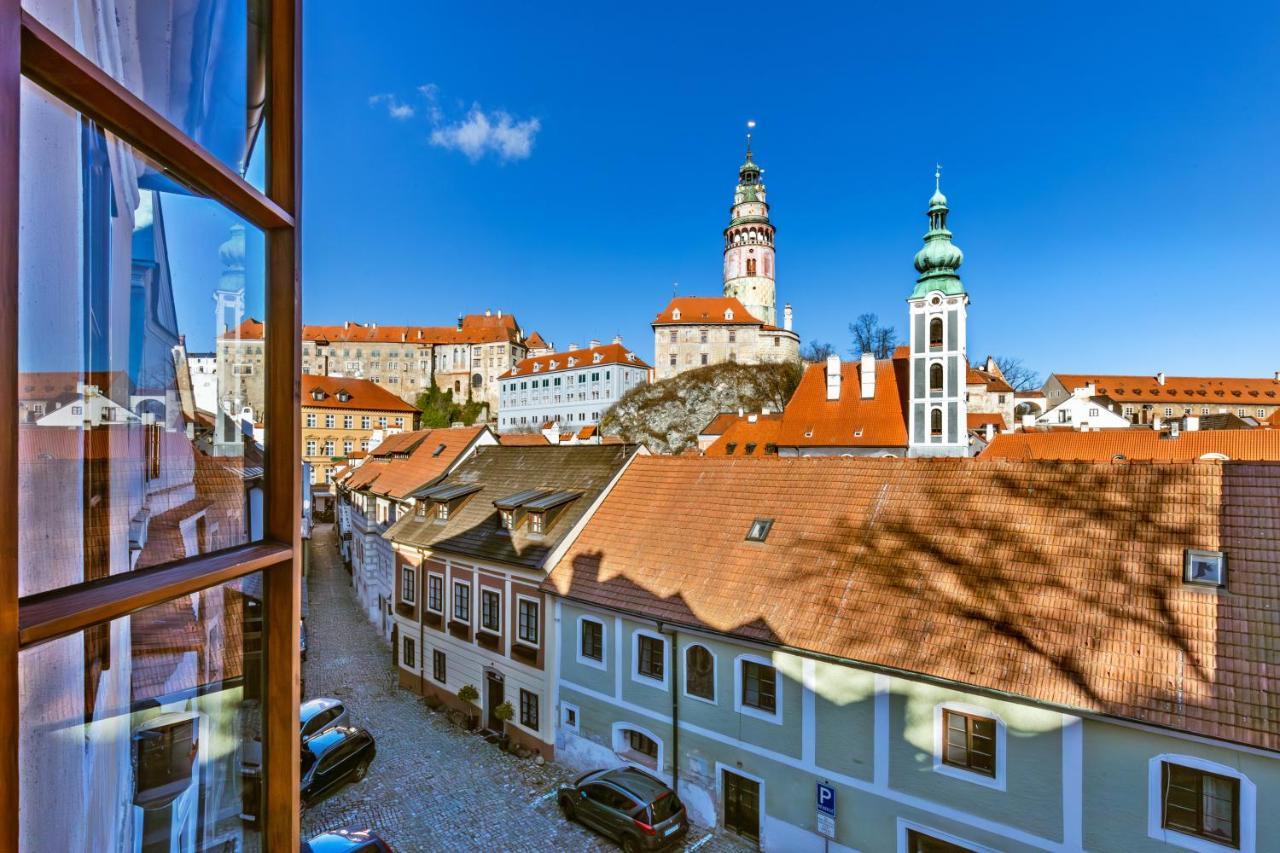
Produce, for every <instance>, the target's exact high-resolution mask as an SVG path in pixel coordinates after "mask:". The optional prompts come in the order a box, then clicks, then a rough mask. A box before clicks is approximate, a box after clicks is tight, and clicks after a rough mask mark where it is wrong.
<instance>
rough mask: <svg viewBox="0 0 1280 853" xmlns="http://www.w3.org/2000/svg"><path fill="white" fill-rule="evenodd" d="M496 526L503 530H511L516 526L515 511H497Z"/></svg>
mask: <svg viewBox="0 0 1280 853" xmlns="http://www.w3.org/2000/svg"><path fill="white" fill-rule="evenodd" d="M498 524H499V525H501V527H502V529H503V530H511V529H512V528H514V527H515V526H516V511H515V510H513V509H502V510H498Z"/></svg>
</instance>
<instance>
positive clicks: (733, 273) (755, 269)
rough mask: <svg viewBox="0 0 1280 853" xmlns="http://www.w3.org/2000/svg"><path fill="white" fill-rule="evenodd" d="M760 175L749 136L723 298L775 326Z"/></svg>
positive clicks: (728, 235)
mask: <svg viewBox="0 0 1280 853" xmlns="http://www.w3.org/2000/svg"><path fill="white" fill-rule="evenodd" d="M761 174H762V170H761V168H760V167H759V166H757V165H756V164H755V163H754V162H753V161H752V159H751V134H749V133H748V134H747V159H746V161H745V162H744V163H743V164H742V166H741V167H740V168H739V169H738V186H737V189H736V190H735V191H734V194H733V206H732V207H731V208H730V209H729V227H728V228H726V229H724V295H725V296H732V297H735V298H737V300H738V301H739V302H741V303H742V305H743V307H745V308H746V309H747V311H749V312H751V314H752V315H753V316H754V317H756V318H757V319H758V320H761V321H762V322H764V323H766V324H767V325H770V326H776V325H777V323H778V321H777V288H776V285H775V283H774V276H775V274H776V273H775V267H774V227H773V223H771V222H770V221H769V204H768V202H766V201H765V190H764V183H763V182H762V181H761V180H760V176H761Z"/></svg>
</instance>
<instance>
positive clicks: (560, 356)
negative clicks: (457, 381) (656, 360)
mask: <svg viewBox="0 0 1280 853" xmlns="http://www.w3.org/2000/svg"><path fill="white" fill-rule="evenodd" d="M597 355H598V356H600V360H599V361H596V356H597ZM571 362H572V363H571ZM606 364H625V365H628V366H630V367H642V368H644V369H645V370H648V369H649V365H647V364H645V363H644V362H643V361H641V360H640V356H638V355H636V354H635V353H634V352H632V351H631V350H629V349H627V348H626V347H624V346H623V345H622V344H603V345H601V346H598V347H587V348H585V349H575V350H565V351H564V352H553V353H551V354H550V355H540V356H537V357H536V358H526V359H523V360H521V361H520V362H519V363H517V364H516V366H515V367H513V368H511V369H510V370H508V371H507V372H506V373H503V374H501V377H502V378H504V379H505V378H508V377H511V376H531V375H533V374H535V373H537V374H547V373H557V372H560V371H563V370H578V369H581V368H583V367H594V366H600V365H606Z"/></svg>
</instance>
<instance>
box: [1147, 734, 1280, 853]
mask: <svg viewBox="0 0 1280 853" xmlns="http://www.w3.org/2000/svg"><path fill="white" fill-rule="evenodd" d="M1257 800H1258V790H1257V786H1256V785H1255V784H1254V783H1253V781H1252V780H1251V779H1249V777H1248V776H1246V775H1245V774H1243V773H1241V772H1240V771H1239V770H1238V769H1236V768H1235V767H1231V766H1227V765H1224V764H1219V763H1217V762H1215V761H1209V760H1207V759H1204V758H1200V757H1199V756H1194V755H1175V754H1171V753H1165V754H1162V755H1156V756H1153V757H1152V758H1151V759H1150V760H1149V761H1148V762H1147V836H1148V837H1149V838H1153V839H1156V840H1158V841H1162V842H1164V843H1165V844H1168V845H1171V846H1174V847H1181V848H1184V849H1187V850H1195V851H1198V853H1227V851H1242V853H1255V851H1256V850H1257V849H1259V848H1258V847H1257V840H1258V826H1257ZM1268 849H1269V848H1268Z"/></svg>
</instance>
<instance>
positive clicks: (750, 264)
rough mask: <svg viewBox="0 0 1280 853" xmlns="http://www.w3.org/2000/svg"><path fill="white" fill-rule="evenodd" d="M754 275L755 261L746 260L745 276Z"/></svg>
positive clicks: (753, 259) (751, 259) (752, 259)
mask: <svg viewBox="0 0 1280 853" xmlns="http://www.w3.org/2000/svg"><path fill="white" fill-rule="evenodd" d="M755 274H756V259H755V258H747V275H755Z"/></svg>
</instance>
